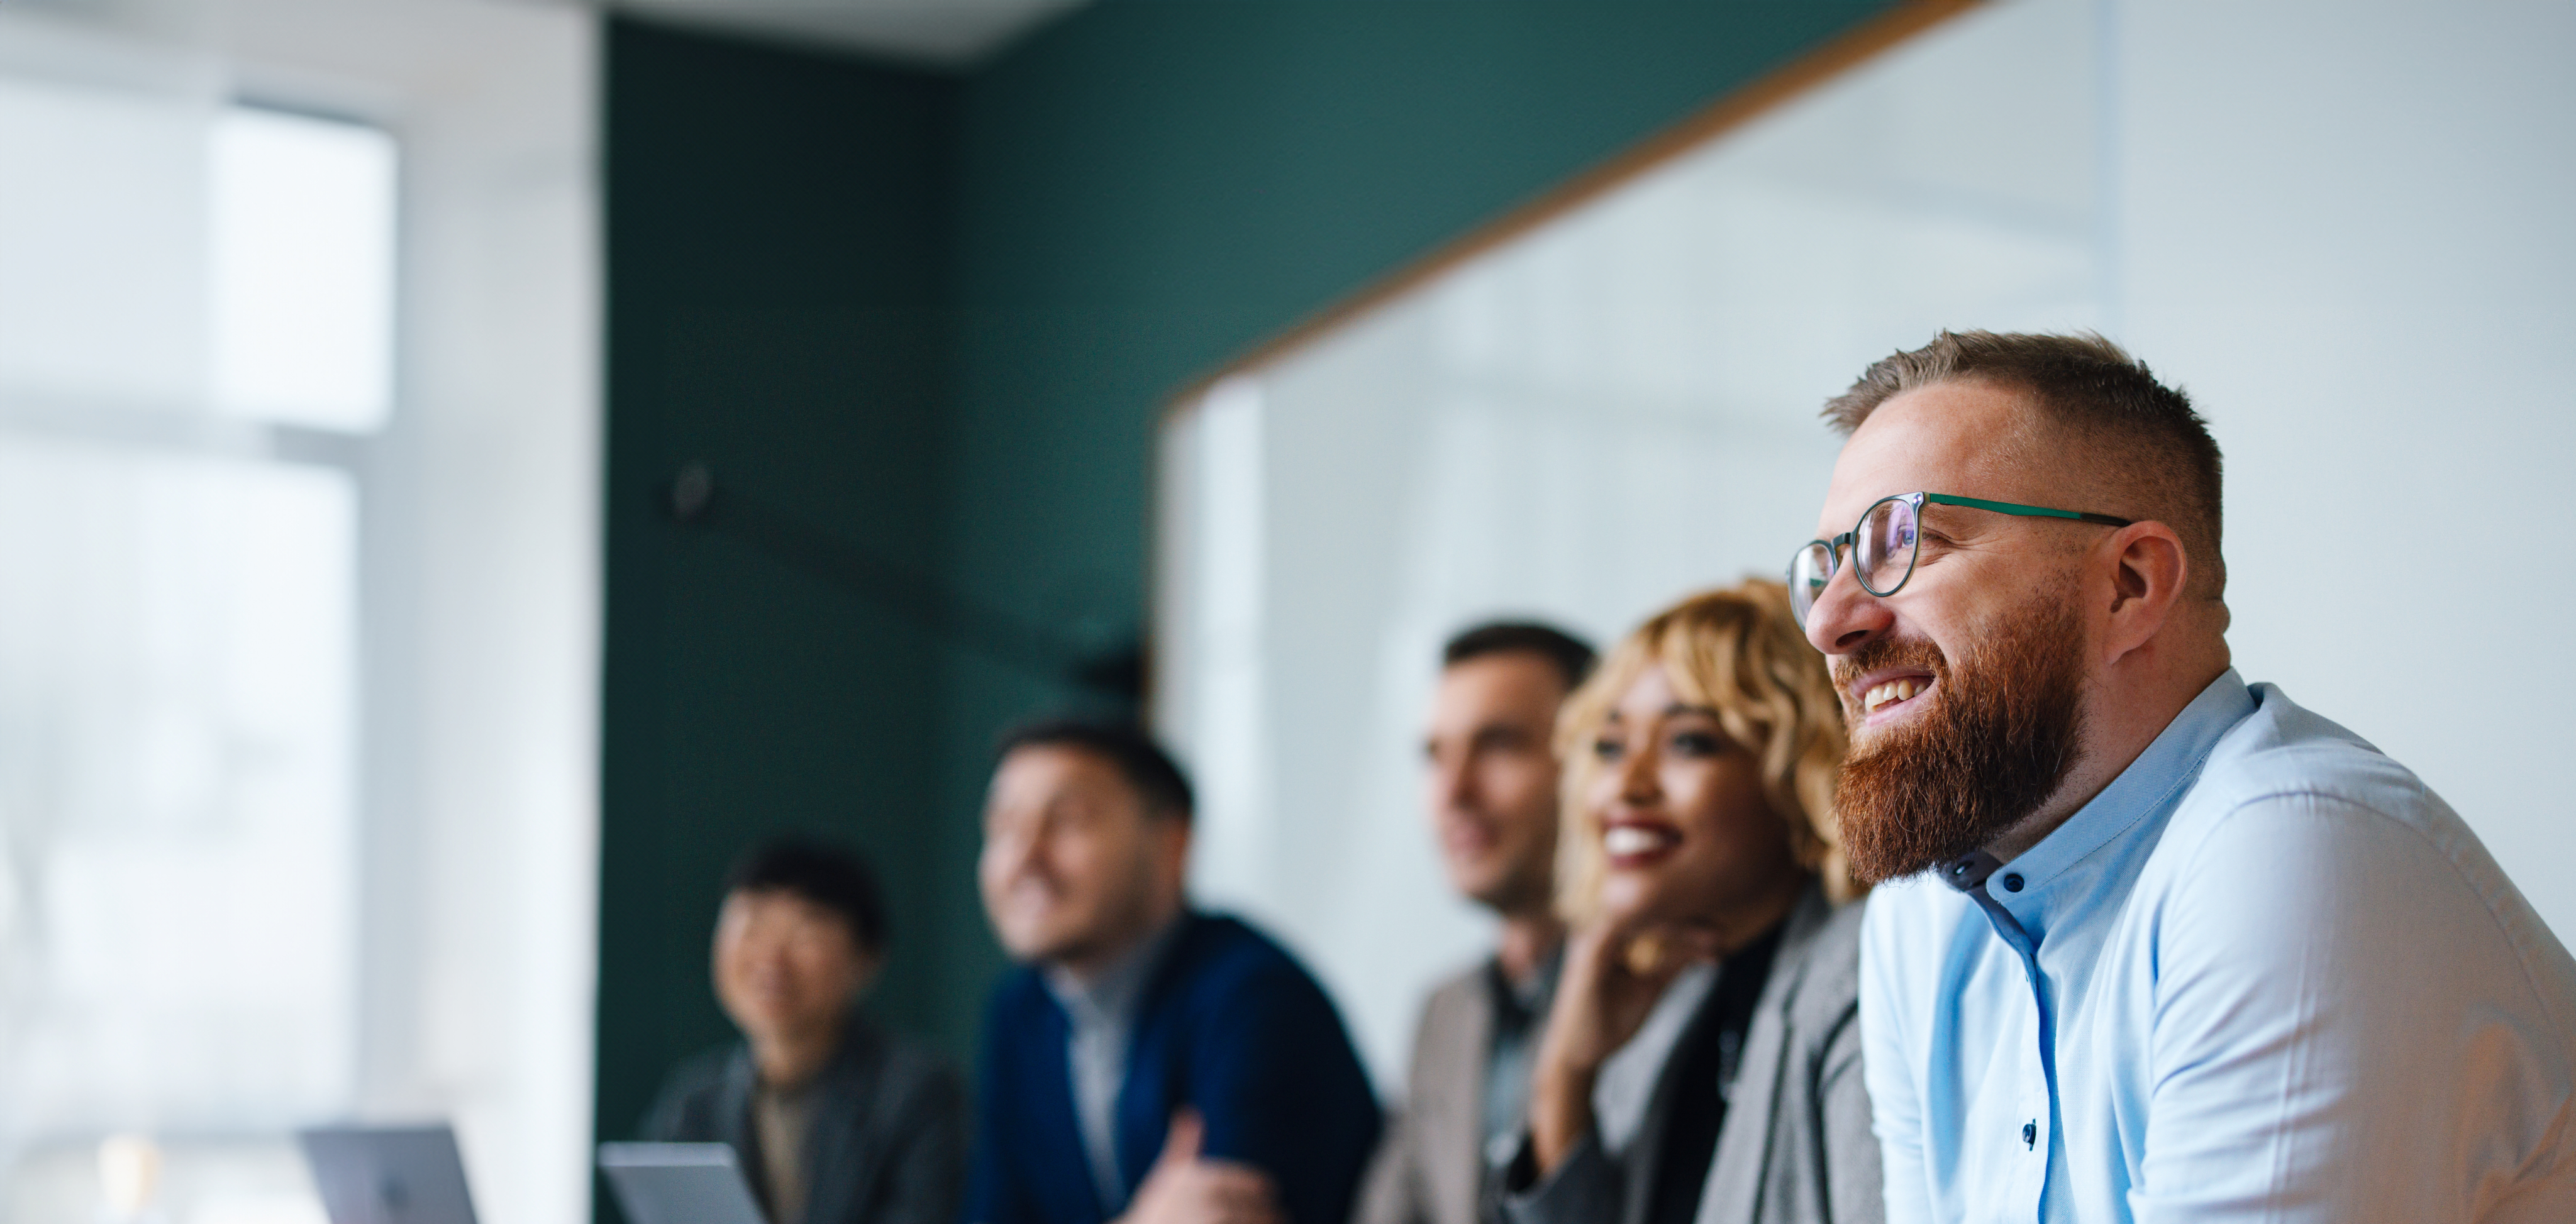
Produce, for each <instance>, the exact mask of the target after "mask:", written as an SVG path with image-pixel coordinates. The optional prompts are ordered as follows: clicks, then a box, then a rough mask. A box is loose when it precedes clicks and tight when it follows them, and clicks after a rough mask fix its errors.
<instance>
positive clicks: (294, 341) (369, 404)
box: [211, 107, 394, 431]
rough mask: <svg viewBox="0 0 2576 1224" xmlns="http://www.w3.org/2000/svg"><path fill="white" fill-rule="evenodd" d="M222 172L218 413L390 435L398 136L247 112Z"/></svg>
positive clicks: (225, 130) (222, 137) (236, 111)
mask: <svg viewBox="0 0 2576 1224" xmlns="http://www.w3.org/2000/svg"><path fill="white" fill-rule="evenodd" d="M212 171H213V174H212V184H211V186H212V189H213V191H212V200H211V205H212V211H213V217H212V235H211V237H212V241H213V273H214V276H213V281H214V284H213V291H214V318H213V324H214V326H213V333H214V335H213V339H214V346H213V347H214V354H213V356H214V388H215V403H216V406H217V408H218V409H219V410H220V411H222V412H224V413H226V414H228V415H233V416H244V417H253V418H257V419H260V420H265V421H275V422H280V423H285V424H295V425H310V426H316V427H320V428H324V429H335V430H347V431H366V430H372V429H375V428H376V427H378V426H380V425H382V424H383V423H384V421H385V417H386V415H387V414H388V413H389V412H390V411H391V409H392V405H393V348H394V345H393V325H394V318H393V316H394V143H393V139H392V137H390V136H388V135H386V134H385V133H384V132H382V131H380V130H378V129H375V128H370V127H361V126H359V125H357V124H353V123H336V122H331V121H328V120H322V119H311V118H306V117H304V116H301V115H289V114H283V113H280V112H276V111H265V110H256V109H251V108H248V107H235V108H232V109H231V110H228V111H226V112H224V113H223V114H222V115H220V116H218V117H217V119H216V120H215V124H214V133H213V158H212Z"/></svg>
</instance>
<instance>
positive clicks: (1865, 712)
mask: <svg viewBox="0 0 2576 1224" xmlns="http://www.w3.org/2000/svg"><path fill="white" fill-rule="evenodd" d="M1930 691H1932V678H1931V677H1930V676H1899V677H1897V678H1896V679H1893V680H1885V681H1881V682H1879V683H1877V684H1874V685H1871V686H1870V689H1869V691H1868V692H1866V693H1863V694H1861V699H1860V709H1861V715H1862V716H1863V717H1876V716H1877V715H1878V713H1879V712H1880V711H1882V710H1893V709H1896V708H1897V707H1899V706H1902V705H1904V704H1905V703H1907V702H1909V701H1912V700H1914V699H1915V698H1916V697H1917V696H1919V695H1921V694H1924V693H1928V692H1930Z"/></svg>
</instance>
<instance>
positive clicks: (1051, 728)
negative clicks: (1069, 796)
mask: <svg viewBox="0 0 2576 1224" xmlns="http://www.w3.org/2000/svg"><path fill="white" fill-rule="evenodd" d="M1022 748H1071V749H1074V750H1075V751H1077V752H1087V753H1090V754H1091V755H1093V756H1096V757H1098V758H1100V759H1101V760H1103V761H1105V762H1107V763H1108V764H1109V765H1110V766H1111V767H1112V768H1114V769H1116V770H1117V771H1118V776H1119V777H1121V778H1124V779H1126V781H1127V785H1128V786H1130V787H1132V788H1134V789H1135V791H1136V796H1137V797H1138V798H1139V799H1142V800H1144V803H1145V812H1146V814H1147V815H1149V816H1173V817H1178V818H1179V819H1180V820H1181V821H1182V822H1184V823H1187V822H1188V821H1189V820H1190V819H1191V817H1192V815H1193V814H1194V813H1195V812H1196V810H1197V803H1196V801H1195V800H1194V799H1193V798H1192V796H1191V794H1190V778H1189V775H1188V774H1185V773H1183V772H1181V767H1180V765H1179V764H1178V763H1177V762H1175V761H1173V760H1172V755H1171V754H1170V753H1168V752H1165V751H1163V746H1162V745H1160V744H1157V743H1155V742H1154V738H1153V737H1152V736H1150V735H1147V734H1145V733H1144V732H1143V731H1141V730H1139V729H1137V728H1136V727H1134V726H1132V725H1130V724H1127V723H1123V722H1110V721H1107V720H1102V719H1090V718H1047V719H1040V720H1038V721H1036V722H1028V723H1022V724H1020V725H1019V726H1017V727H1014V728H1012V729H1011V730H1010V731H1009V732H1008V733H1006V734H1004V735H1003V736H1002V740H1001V743H1000V744H999V745H997V746H996V747H995V748H994V750H993V762H994V764H995V765H996V766H998V765H999V764H1000V763H1001V762H1002V761H1003V760H1004V759H1005V758H1007V757H1009V756H1010V755H1011V754H1012V753H1014V752H1017V751H1019V750H1020V749H1022Z"/></svg>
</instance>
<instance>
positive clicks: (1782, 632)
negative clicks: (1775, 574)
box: [1556, 578, 1865, 924]
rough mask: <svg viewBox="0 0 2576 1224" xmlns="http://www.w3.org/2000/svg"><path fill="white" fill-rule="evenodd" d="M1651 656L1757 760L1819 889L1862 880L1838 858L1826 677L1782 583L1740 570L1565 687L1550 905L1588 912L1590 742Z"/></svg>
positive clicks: (1839, 897) (1597, 849)
mask: <svg viewBox="0 0 2576 1224" xmlns="http://www.w3.org/2000/svg"><path fill="white" fill-rule="evenodd" d="M1657 665H1661V666H1662V667H1663V669H1664V676H1665V678H1666V679H1668V680H1669V681H1670V682H1671V683H1672V686H1673V692H1674V694H1675V695H1676V696H1678V697H1680V698H1681V699H1682V700H1683V701H1685V702H1688V703H1690V704H1691V705H1694V706H1698V707H1700V708H1703V709H1706V710H1709V711H1712V712H1713V713H1715V714H1716V716H1717V722H1718V726H1719V728H1720V729H1722V730H1724V731H1725V732H1726V735H1727V738H1729V739H1731V740H1733V741H1735V742H1736V743H1737V744H1739V745H1742V746H1743V747H1745V748H1746V749H1748V750H1750V751H1751V752H1752V753H1753V754H1754V755H1755V756H1756V757H1757V758H1759V759H1760V760H1761V762H1762V793H1763V795H1764V797H1766V798H1767V799H1769V800H1770V803H1771V810H1772V812H1773V813H1774V814H1776V815H1778V816H1779V818H1780V819H1781V820H1783V821H1786V822H1787V823H1788V826H1789V850H1790V853H1791V854H1793V855H1795V856H1796V857H1797V860H1798V864H1799V865H1800V866H1802V867H1805V868H1806V869H1808V870H1810V871H1813V872H1815V873H1816V874H1817V876H1818V877H1820V878H1821V879H1822V880H1823V882H1824V886H1825V892H1826V895H1828V896H1830V897H1832V898H1833V899H1834V900H1836V901H1848V900H1851V899H1852V898H1854V897H1857V896H1859V895H1860V894H1861V893H1862V892H1863V891H1865V890H1864V889H1863V888H1862V887H1861V886H1860V885H1858V884H1856V883H1854V882H1853V880H1852V878H1851V873H1850V871H1849V870H1848V868H1847V867H1846V866H1845V865H1844V862H1843V852H1842V840H1841V837H1840V835H1839V831H1838V828H1837V826H1836V824H1835V822H1834V778H1835V775H1836V774H1837V773H1838V772H1839V771H1840V770H1841V768H1842V762H1843V753H1844V751H1845V749H1846V748H1847V747H1848V746H1849V743H1850V741H1849V739H1848V738H1847V736H1846V734H1845V732H1844V728H1843V710H1842V703H1841V701H1840V699H1839V698H1837V697H1836V696H1835V694H1834V685H1833V677H1832V676H1831V675H1830V674H1829V673H1828V672H1827V671H1826V669H1825V657H1824V656H1823V655H1821V654H1818V653H1816V648H1815V647H1814V646H1812V645H1809V644H1808V642H1807V637H1806V634H1805V633H1804V632H1803V631H1801V630H1800V629H1799V628H1798V622H1797V618H1796V617H1794V616H1793V615H1791V614H1790V611H1789V588H1788V587H1786V586H1784V585H1782V584H1780V583H1778V582H1775V581H1772V580H1770V579H1767V578H1748V579H1746V580H1744V581H1743V582H1741V583H1738V584H1736V585H1735V586H1732V587H1728V588H1726V589H1724V590H1717V591H1706V592H1702V593H1700V594H1697V595H1693V596H1691V597H1689V598H1687V599H1684V600H1682V601H1681V602H1680V603H1677V604H1674V605H1673V606H1672V607H1670V608H1666V609H1665V610H1663V611H1662V612H1658V613H1656V614H1655V615H1654V616H1653V617H1651V618H1649V619H1648V620H1647V621H1646V623H1644V624H1642V625H1639V626H1637V628H1636V629H1635V631H1633V632H1631V633H1630V634H1629V635H1628V636H1627V637H1626V638H1624V639H1622V640H1621V641H1620V643H1619V645H1618V646H1617V647H1616V648H1615V649H1613V650H1612V651H1611V652H1610V655H1609V657H1608V658H1606V659H1604V660H1602V663H1601V666H1600V667H1599V668H1598V669H1596V670H1595V671H1594V672H1593V673H1592V677H1591V679H1589V680H1586V681H1585V682H1584V684H1583V687H1581V688H1579V689H1577V690H1575V691H1574V694H1573V695H1572V696H1570V697H1568V698H1566V701H1565V706H1564V708H1563V710H1562V711H1560V712H1559V714H1558V715H1557V720H1556V749H1557V754H1558V758H1559V759H1560V760H1563V761H1564V762H1565V779H1564V782H1563V786H1564V790H1563V801H1564V806H1563V810H1564V812H1565V813H1566V815H1567V816H1568V817H1569V818H1571V820H1572V822H1573V824H1572V827H1571V828H1570V829H1569V830H1568V833H1569V834H1570V835H1569V836H1566V837H1563V838H1561V839H1559V840H1558V842H1557V871H1556V878H1557V910H1558V912H1559V913H1561V914H1562V915H1564V917H1565V918H1566V920H1567V921H1569V922H1574V923H1578V924H1580V923H1582V922H1585V921H1588V920H1589V919H1590V918H1592V917H1593V911H1594V909H1595V907H1596V906H1597V904H1598V901H1599V898H1600V894H1601V880H1602V876H1603V874H1604V871H1605V866H1604V860H1603V857H1602V853H1601V837H1600V832H1599V830H1598V829H1596V828H1594V827H1593V814H1592V813H1591V812H1589V811H1586V810H1585V808H1584V803H1583V796H1584V794H1585V793H1586V791H1587V790H1588V789H1589V788H1590V785H1591V783H1592V780H1593V778H1594V777H1595V776H1596V775H1597V774H1598V772H1599V770H1600V764H1599V763H1598V762H1597V761H1596V760H1595V759H1594V757H1593V754H1592V751H1591V749H1592V741H1593V740H1594V739H1595V738H1596V737H1598V736H1599V735H1600V733H1601V727H1602V724H1604V723H1605V722H1607V721H1608V720H1609V717H1610V710H1611V707H1613V706H1615V705H1617V704H1618V701H1619V698H1620V696H1621V695H1622V694H1624V693H1626V692H1627V691H1628V688H1629V686H1631V685H1633V684H1635V683H1636V681H1637V677H1638V676H1639V675H1642V674H1643V673H1644V672H1645V671H1646V669H1647V668H1649V667H1654V666H1657Z"/></svg>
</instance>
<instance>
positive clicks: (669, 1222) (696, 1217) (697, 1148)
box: [331, 1143, 769, 1224]
mask: <svg viewBox="0 0 2576 1224" xmlns="http://www.w3.org/2000/svg"><path fill="white" fill-rule="evenodd" d="M599 1171H600V1172H602V1173H605V1174H607V1175H608V1185H609V1188H610V1189H611V1190H614V1191H616V1193H617V1205H618V1206H620V1207H623V1208H625V1209H626V1219H627V1220H628V1222H629V1224H769V1219H768V1217H767V1216H765V1215H763V1214H761V1210H760V1203H759V1201H758V1200H757V1199H754V1198H752V1197H751V1183H750V1182H747V1181H744V1180H743V1176H742V1166H741V1165H739V1164H737V1163H736V1162H735V1160H734V1154H733V1148H732V1147H731V1146H730V1145H727V1144H722V1143H603V1144H600V1145H599ZM331 1224H340V1222H339V1221H338V1220H336V1219H335V1220H333V1221H332V1222H331Z"/></svg>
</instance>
